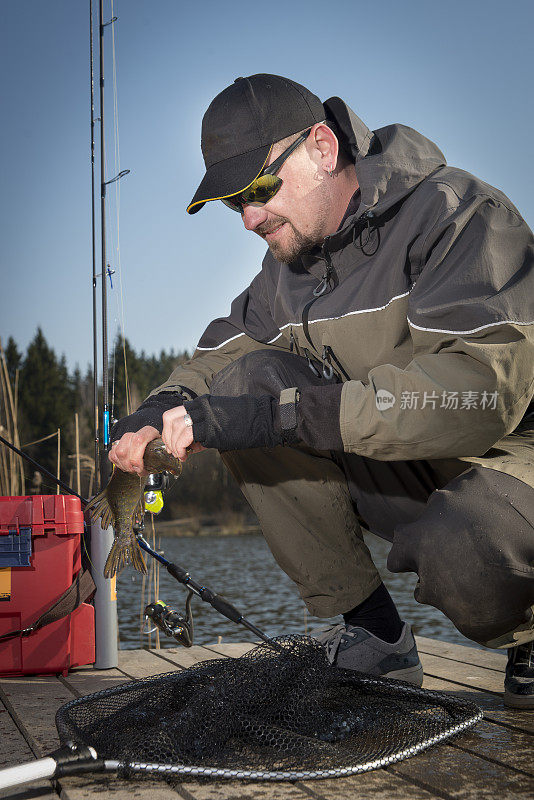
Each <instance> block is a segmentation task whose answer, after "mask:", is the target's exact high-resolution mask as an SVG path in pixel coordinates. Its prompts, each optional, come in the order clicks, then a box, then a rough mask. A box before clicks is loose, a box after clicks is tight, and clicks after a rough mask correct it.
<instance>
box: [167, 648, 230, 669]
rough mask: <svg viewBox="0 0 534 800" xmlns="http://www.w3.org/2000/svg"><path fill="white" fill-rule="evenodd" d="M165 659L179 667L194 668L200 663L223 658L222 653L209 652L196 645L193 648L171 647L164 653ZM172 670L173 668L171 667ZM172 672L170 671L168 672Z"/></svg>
mask: <svg viewBox="0 0 534 800" xmlns="http://www.w3.org/2000/svg"><path fill="white" fill-rule="evenodd" d="M163 652H164V653H165V658H167V659H168V660H169V661H171V662H172V663H173V664H176V665H177V666H179V667H185V668H187V667H192V666H194V665H195V664H198V663H199V662H200V661H207V660H208V659H215V658H222V655H221V654H220V653H216V652H214V651H213V650H208V649H207V648H206V647H202V646H201V645H198V644H194V645H193V647H170V648H165V650H164V651H163ZM171 669H172V667H171ZM168 671H169V672H170V669H169V670H168Z"/></svg>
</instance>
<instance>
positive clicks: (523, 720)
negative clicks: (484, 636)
mask: <svg viewBox="0 0 534 800" xmlns="http://www.w3.org/2000/svg"><path fill="white" fill-rule="evenodd" d="M423 688H425V689H432V690H434V691H436V692H450V693H451V694H453V695H454V696H455V697H461V698H462V699H464V700H469V701H471V702H472V703H476V704H477V705H478V706H480V708H481V709H482V711H483V712H484V717H485V718H486V719H487V720H489V721H490V722H495V723H499V724H501V725H507V726H508V727H511V728H515V729H516V730H520V731H524V732H525V733H529V734H532V733H534V711H527V710H525V711H515V710H514V709H512V708H506V706H505V705H503V701H502V698H501V697H496V696H495V695H494V694H488V693H487V692H483V691H481V690H480V689H476V688H474V687H473V686H459V685H458V684H455V683H451V682H450V681H447V680H442V679H441V678H433V677H432V676H429V675H425V679H424V682H423Z"/></svg>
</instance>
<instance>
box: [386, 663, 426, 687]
mask: <svg viewBox="0 0 534 800" xmlns="http://www.w3.org/2000/svg"><path fill="white" fill-rule="evenodd" d="M382 677H383V678H394V679H395V680H396V681H404V682H405V683H411V684H413V685H414V686H418V687H419V688H420V687H421V686H422V685H423V677H424V675H423V667H422V665H421V664H420V663H419V664H417V665H416V666H415V667H407V668H406V669H396V670H395V671H394V672H387V673H386V674H385V675H383V676H382Z"/></svg>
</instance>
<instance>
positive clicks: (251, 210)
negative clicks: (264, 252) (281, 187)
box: [243, 205, 268, 231]
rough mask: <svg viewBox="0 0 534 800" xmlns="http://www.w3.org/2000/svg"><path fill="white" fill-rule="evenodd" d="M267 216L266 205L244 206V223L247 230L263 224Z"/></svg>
mask: <svg viewBox="0 0 534 800" xmlns="http://www.w3.org/2000/svg"><path fill="white" fill-rule="evenodd" d="M267 216H268V214H267V211H266V210H265V206H249V205H244V206H243V225H244V226H245V228H246V229H247V231H253V230H255V229H256V228H257V227H258V225H262V224H263V223H264V222H265V220H266V219H267Z"/></svg>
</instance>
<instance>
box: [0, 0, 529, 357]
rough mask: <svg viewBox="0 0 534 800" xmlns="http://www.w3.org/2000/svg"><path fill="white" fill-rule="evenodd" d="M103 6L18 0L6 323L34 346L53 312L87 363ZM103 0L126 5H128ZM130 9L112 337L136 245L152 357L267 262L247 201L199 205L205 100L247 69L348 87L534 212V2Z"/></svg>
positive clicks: (127, 314)
mask: <svg viewBox="0 0 534 800" xmlns="http://www.w3.org/2000/svg"><path fill="white" fill-rule="evenodd" d="M95 2H96V0H95ZM88 8H89V2H88V0H48V2H43V1H42V0H1V2H0V30H1V33H0V37H1V41H0V68H1V73H0V74H1V75H2V82H1V83H2V89H1V91H2V98H1V99H2V112H3V113H2V118H3V119H2V125H1V127H0V139H1V141H0V145H1V153H2V167H1V176H2V180H1V187H2V188H1V195H0V203H1V209H0V211H1V213H0V221H1V228H0V234H1V239H0V242H1V244H0V253H1V260H0V270H1V283H0V287H1V288H0V336H1V337H2V340H3V341H4V342H5V340H6V339H7V337H8V336H9V335H13V336H14V337H15V339H16V341H17V342H18V344H19V346H21V347H22V348H25V347H26V346H27V344H28V342H29V341H30V339H31V338H32V337H33V335H34V333H35V330H36V328H37V326H38V325H40V326H41V327H42V328H43V330H44V333H45V335H46V337H47V339H48V341H49V342H50V343H51V344H52V345H53V347H54V348H55V349H56V350H57V352H59V353H65V355H66V357H67V361H68V363H69V366H70V367H74V365H75V364H76V363H79V364H80V366H81V367H82V369H85V366H86V365H87V363H88V362H90V361H91V358H92V327H91V326H92V322H91V309H92V305H91V303H92V300H91V269H92V267H91V209H90V160H89V66H88V62H89V41H88ZM105 9H106V11H105V17H106V18H107V19H109V18H110V17H111V0H106V3H105ZM113 13H114V14H115V15H116V16H118V17H119V20H118V22H117V23H116V24H115V55H116V77H117V108H118V129H119V143H120V163H119V162H116V161H115V156H114V151H115V140H114V126H115V120H114V113H113V112H114V97H113V75H112V67H113V63H112V35H111V27H107V28H106V52H105V80H106V106H105V111H106V114H105V122H106V126H105V127H106V150H107V171H106V178H107V179H109V178H111V177H113V175H114V174H115V172H116V171H117V170H118V168H119V167H120V169H130V170H131V173H130V175H128V176H127V177H125V178H124V179H123V181H122V182H121V186H120V197H118V196H117V195H116V192H115V188H114V187H109V190H108V198H109V203H108V222H107V225H108V231H109V239H108V257H109V260H110V262H111V265H112V267H113V268H114V269H116V270H117V273H116V275H115V276H114V281H113V286H114V288H113V290H112V291H111V292H110V295H109V298H110V301H109V326H110V339H111V338H112V337H113V336H114V335H115V334H116V332H117V330H118V325H119V317H120V307H121V302H120V292H119V285H120V283H119V279H118V278H119V273H118V268H119V257H120V266H121V274H122V287H123V302H124V323H125V333H126V336H127V337H128V338H129V340H130V341H131V343H132V344H133V346H134V347H135V348H136V349H144V350H145V351H146V352H147V353H153V352H159V351H160V349H161V348H162V347H165V348H166V349H169V348H171V347H174V348H175V349H183V348H188V349H192V348H193V347H194V345H195V343H196V341H197V340H198V338H199V337H200V335H201V333H202V331H203V330H204V328H205V326H206V325H207V323H208V322H209V321H210V320H211V319H212V318H214V317H216V316H220V315H225V314H226V313H228V310H229V306H230V302H231V300H232V298H233V297H235V296H236V295H237V294H238V293H239V292H241V291H242V289H243V288H245V286H246V285H248V283H249V282H250V280H251V279H252V277H253V276H254V275H255V274H256V272H257V271H258V269H259V266H260V263H261V259H262V256H263V252H264V249H265V246H264V244H263V242H262V241H261V240H260V239H259V238H258V237H257V236H255V235H253V234H251V233H247V232H246V231H244V229H243V228H242V223H241V220H240V218H239V216H238V215H237V214H233V213H232V212H231V211H228V210H227V209H226V208H225V207H224V206H222V204H220V203H218V204H217V203H211V204H208V206H206V207H205V208H204V209H203V210H202V211H201V212H200V213H199V214H196V215H195V216H193V217H189V216H188V215H186V214H185V207H186V205H187V204H188V202H189V201H190V199H191V197H192V195H193V194H194V191H195V189H196V187H197V185H198V183H199V181H200V179H201V177H202V175H203V172H204V168H203V162H202V157H201V153H200V125H201V119H202V115H203V113H204V111H205V109H206V107H207V105H208V104H209V103H210V101H211V100H212V98H213V97H214V96H215V95H216V94H218V93H219V92H220V91H221V90H222V89H223V88H225V86H227V85H228V84H230V83H231V82H232V81H233V80H234V78H235V77H237V76H239V75H250V74H253V73H256V72H273V73H276V74H279V75H286V76H288V77H290V78H292V79H294V80H297V81H299V82H300V83H303V84H305V85H306V86H308V87H309V88H310V89H311V90H312V91H314V92H315V93H316V94H318V95H319V96H320V97H321V98H322V99H326V98H327V97H330V96H332V95H338V96H340V97H342V98H343V99H344V100H345V101H346V102H347V103H348V104H349V105H350V106H351V107H352V108H353V109H354V110H355V111H356V113H357V114H359V116H361V117H362V119H363V120H364V121H365V122H366V123H367V124H368V125H369V126H370V127H371V128H377V127H380V126H383V125H386V124H388V123H391V122H402V123H404V124H406V125H410V126H412V127H414V128H417V129H418V130H420V131H421V132H422V133H424V134H425V135H426V136H428V137H429V138H431V139H433V140H434V141H435V142H436V143H437V144H438V145H439V147H440V148H441V149H442V150H443V152H444V153H445V155H446V157H447V160H448V162H449V163H450V164H453V165H456V166H459V167H462V168H463V169H467V170H469V171H470V172H474V173H475V174H477V175H479V176H480V177H481V178H483V179H484V180H486V181H488V182H489V183H491V184H493V185H495V186H497V187H499V188H500V189H502V190H503V191H504V192H505V193H506V194H507V195H508V196H509V197H510V198H511V199H512V201H513V202H514V203H515V205H516V206H517V207H518V208H519V210H520V211H521V213H522V214H523V216H524V217H525V218H526V220H527V221H528V222H529V224H530V225H531V226H532V225H533V224H534V200H533V199H532V185H533V167H532V164H533V163H534V135H533V123H534V110H533V109H534V107H533V103H532V66H531V51H532V40H531V35H532V29H533V23H534V3H532V2H531V0H514V2H511V3H502V2H495V1H494V0H483V1H482V0H464V1H463V2H459V0H449V2H447V3H446V4H443V3H435V2H432V0H425V1H424V2H420V1H419V0H404V2H401V0H398V2H393V1H392V0H382V2H381V3H379V4H373V3H369V2H367V1H366V2H360V0H353V1H352V2H348V1H347V0H338V2H336V3H335V4H325V3H324V2H318V1H317V0H307V1H306V2H300V1H299V0H294V2H292V3H287V2H283V3H282V2H280V1H279V0H270V2H269V3H266V4H259V3H256V4H250V3H249V4H243V3H235V4H231V3H220V2H212V1H211V0H204V2H200V3H185V2H181V0H159V2H158V3H149V2H147V0H114V8H113ZM96 45H97V39H96V38H95V48H96ZM95 56H97V50H96V49H95ZM95 88H96V87H95ZM96 115H97V116H98V95H97V97H96ZM96 136H97V143H98V136H99V131H98V129H97V131H96ZM97 157H98V153H97ZM98 177H99V173H98V169H97V180H98ZM118 201H119V202H118ZM118 204H119V207H120V214H119V221H120V226H119V231H120V249H119V247H118V238H119V237H118V235H117V205H118ZM97 213H99V205H98V204H97Z"/></svg>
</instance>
